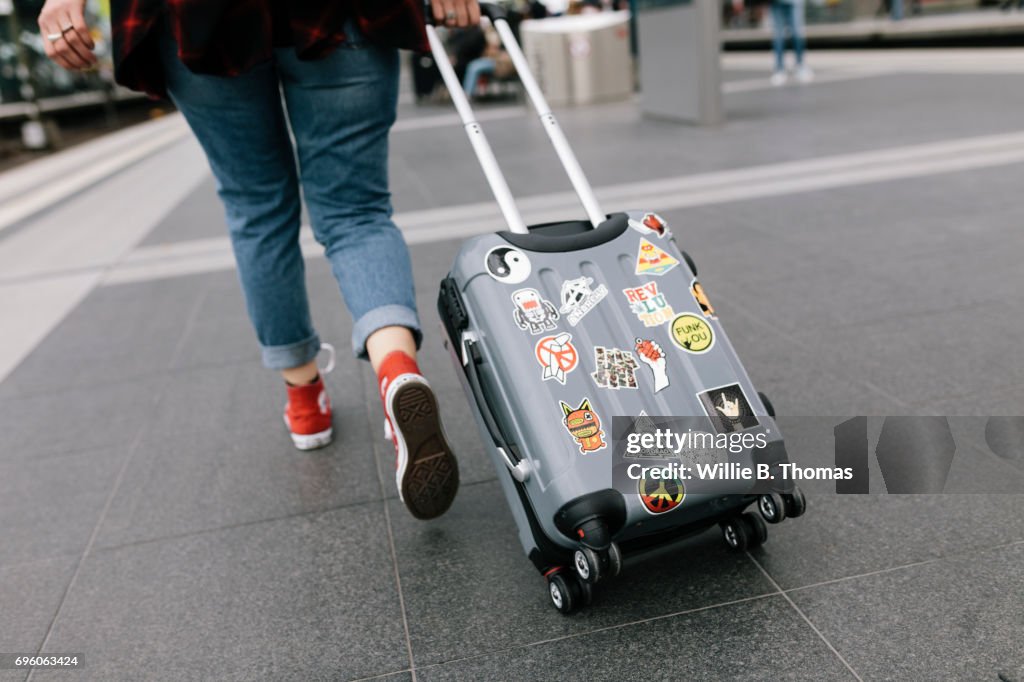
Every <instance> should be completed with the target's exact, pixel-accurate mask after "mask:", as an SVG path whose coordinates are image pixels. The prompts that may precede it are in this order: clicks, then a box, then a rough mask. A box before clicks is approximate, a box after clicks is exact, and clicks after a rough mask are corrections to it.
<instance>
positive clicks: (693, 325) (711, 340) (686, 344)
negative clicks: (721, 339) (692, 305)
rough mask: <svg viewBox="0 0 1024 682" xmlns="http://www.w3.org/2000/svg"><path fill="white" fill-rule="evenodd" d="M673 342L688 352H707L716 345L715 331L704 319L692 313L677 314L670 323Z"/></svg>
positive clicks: (696, 353)
mask: <svg viewBox="0 0 1024 682" xmlns="http://www.w3.org/2000/svg"><path fill="white" fill-rule="evenodd" d="M669 332H670V334H671V335H672V343H674V344H676V346H678V347H679V348H682V349H683V350H685V351H686V352H687V353H694V354H695V355H700V354H701V353H707V352H708V351H709V350H711V347H712V346H714V345H715V333H714V332H713V331H712V330H711V325H709V324H708V323H707V322H706V321H704V320H703V319H701V318H699V317H697V316H696V315H694V314H692V313H682V314H681V315H677V316H676V317H675V319H673V320H672V323H671V324H670V325H669Z"/></svg>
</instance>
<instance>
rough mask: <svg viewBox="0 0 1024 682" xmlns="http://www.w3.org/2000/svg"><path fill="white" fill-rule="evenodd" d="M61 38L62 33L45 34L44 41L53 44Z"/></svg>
mask: <svg viewBox="0 0 1024 682" xmlns="http://www.w3.org/2000/svg"><path fill="white" fill-rule="evenodd" d="M63 37H64V34H63V33H47V34H46V39H47V40H49V41H50V42H51V43H55V42H57V41H58V40H60V39H61V38H63Z"/></svg>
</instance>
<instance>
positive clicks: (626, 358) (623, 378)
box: [591, 346, 638, 389]
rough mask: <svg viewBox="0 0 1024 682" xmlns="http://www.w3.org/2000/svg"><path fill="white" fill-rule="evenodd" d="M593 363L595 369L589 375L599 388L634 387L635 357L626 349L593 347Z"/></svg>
mask: <svg viewBox="0 0 1024 682" xmlns="http://www.w3.org/2000/svg"><path fill="white" fill-rule="evenodd" d="M594 365H595V366H596V367H597V371H596V372H594V373H593V374H592V375H591V376H592V377H594V383H596V384H597V385H598V386H599V387H601V388H612V389H619V388H636V368H637V367H638V365H637V362H636V358H634V357H633V354H632V353H630V352H629V351H628V350H620V349H618V348H605V347H604V346H595V347H594Z"/></svg>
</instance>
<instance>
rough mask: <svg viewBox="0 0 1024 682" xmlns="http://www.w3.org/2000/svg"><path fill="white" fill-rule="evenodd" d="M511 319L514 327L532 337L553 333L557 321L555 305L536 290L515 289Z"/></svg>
mask: <svg viewBox="0 0 1024 682" xmlns="http://www.w3.org/2000/svg"><path fill="white" fill-rule="evenodd" d="M512 305H513V306H515V307H514V309H513V310H512V319H513V320H515V323H516V326H517V327H519V328H520V329H522V330H523V331H524V332H525V331H528V332H530V333H531V334H533V335H537V334H540V333H541V332H545V331H554V329H555V327H556V326H557V325H556V324H555V323H556V322H557V321H558V310H556V309H555V305H554V304H553V303H552V302H551V301H548V300H547V299H545V298H542V297H541V295H540V292H539V291H537V290H536V289H517V290H516V291H514V292H513V293H512Z"/></svg>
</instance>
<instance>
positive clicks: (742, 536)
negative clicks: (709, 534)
mask: <svg viewBox="0 0 1024 682" xmlns="http://www.w3.org/2000/svg"><path fill="white" fill-rule="evenodd" d="M722 537H723V538H724V539H725V544H726V545H728V546H729V549H731V550H733V551H736V552H743V551H746V550H748V549H753V548H755V547H758V546H760V545H761V544H763V543H764V541H765V540H767V539H768V527H767V526H766V525H764V521H762V520H761V517H760V516H758V515H757V514H754V513H751V512H746V513H744V514H740V515H739V516H734V517H732V518H731V519H729V520H727V521H723V522H722Z"/></svg>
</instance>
